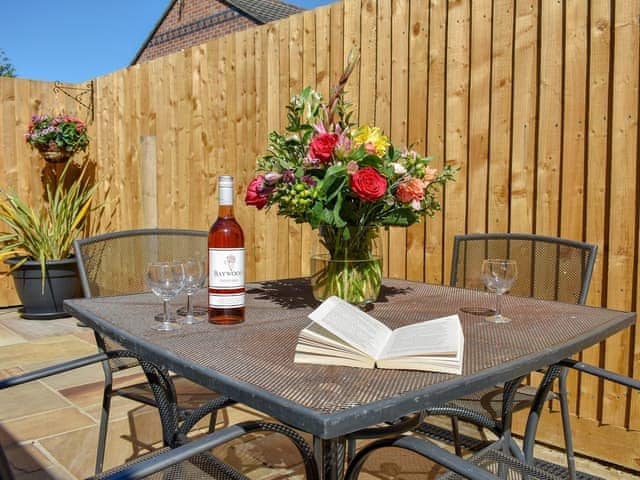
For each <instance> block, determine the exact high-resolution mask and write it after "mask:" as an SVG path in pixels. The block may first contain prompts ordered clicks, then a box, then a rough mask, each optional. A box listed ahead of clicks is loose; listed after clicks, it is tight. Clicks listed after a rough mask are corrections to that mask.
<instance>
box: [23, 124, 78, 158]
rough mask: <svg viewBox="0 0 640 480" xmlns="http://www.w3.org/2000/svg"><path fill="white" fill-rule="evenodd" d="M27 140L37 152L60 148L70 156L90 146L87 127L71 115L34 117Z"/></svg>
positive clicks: (26, 136) (26, 135) (26, 134)
mask: <svg viewBox="0 0 640 480" xmlns="http://www.w3.org/2000/svg"><path fill="white" fill-rule="evenodd" d="M25 140H26V141H27V143H28V144H29V145H31V146H32V147H33V148H35V149H36V150H40V151H42V150H48V149H51V148H58V149H60V150H63V151H65V152H67V153H70V154H73V153H75V152H77V151H79V150H83V151H84V150H86V148H87V146H88V145H89V136H88V135H87V126H86V125H85V123H84V122H83V121H82V120H80V119H78V118H75V117H72V116H70V115H55V116H51V115H34V116H33V117H31V123H29V128H28V130H27V133H25Z"/></svg>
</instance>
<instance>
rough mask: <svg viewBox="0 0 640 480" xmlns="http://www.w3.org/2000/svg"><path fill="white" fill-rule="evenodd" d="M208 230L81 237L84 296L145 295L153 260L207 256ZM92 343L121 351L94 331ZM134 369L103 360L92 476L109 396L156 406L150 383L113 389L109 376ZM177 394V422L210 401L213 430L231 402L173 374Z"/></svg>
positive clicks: (77, 246) (101, 450)
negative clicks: (225, 407) (99, 409)
mask: <svg viewBox="0 0 640 480" xmlns="http://www.w3.org/2000/svg"><path fill="white" fill-rule="evenodd" d="M207 235H208V234H207V232H205V231H198V230H179V229H142V230H126V231H118V232H114V233H107V234H103V235H97V236H94V237H89V238H84V239H79V240H76V241H75V242H74V251H75V255H76V258H77V261H78V273H79V276H80V282H81V284H82V290H83V294H84V296H85V297H87V298H91V297H102V296H111V295H125V294H134V293H142V292H149V291H150V289H149V287H147V285H146V284H145V280H144V273H145V269H146V267H147V264H148V263H149V262H151V261H161V260H174V259H185V258H187V257H190V256H198V255H200V256H202V257H205V256H206V252H207ZM96 342H97V344H98V346H99V348H101V349H102V350H103V351H110V350H117V349H120V348H121V347H120V346H119V345H118V344H116V343H114V342H113V341H110V340H109V339H106V338H104V337H102V336H101V335H99V334H97V333H96ZM135 366H137V362H135V361H131V359H126V360H125V361H123V360H121V359H110V360H109V361H105V362H103V369H104V375H105V387H104V392H103V400H102V412H101V417H100V435H99V439H98V451H97V458H96V472H100V471H102V466H103V462H104V455H105V447H106V440H107V428H108V421H109V411H110V406H111V398H112V397H113V396H114V395H116V396H121V397H124V398H128V399H130V400H134V401H137V402H140V403H143V404H145V405H150V406H153V407H157V405H156V401H155V398H154V395H153V392H152V391H151V388H150V386H149V384H148V383H146V382H141V383H136V384H133V385H128V386H125V387H121V388H113V373H114V372H118V371H122V370H124V369H127V368H131V367H135ZM172 381H173V384H174V387H175V389H176V392H177V397H178V405H179V415H180V419H181V420H184V419H186V418H187V417H188V416H189V415H190V413H191V412H192V411H193V410H195V409H197V408H199V407H200V406H201V405H202V404H206V403H208V402H211V401H214V402H215V403H214V404H210V406H211V407H212V410H211V418H210V422H209V430H210V431H213V429H214V426H215V423H216V418H217V415H216V414H217V410H218V408H222V407H224V406H227V405H230V404H232V403H233V402H232V401H231V400H229V399H227V398H226V397H221V396H220V395H219V394H218V393H216V392H214V391H212V390H209V389H207V388H205V387H202V386H200V385H198V384H196V383H194V382H191V381H190V380H187V379H186V378H184V377H180V376H172Z"/></svg>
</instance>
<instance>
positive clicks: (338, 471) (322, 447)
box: [313, 437, 346, 480]
mask: <svg viewBox="0 0 640 480" xmlns="http://www.w3.org/2000/svg"><path fill="white" fill-rule="evenodd" d="M345 448H346V441H345V439H344V438H332V439H329V440H325V439H322V438H317V437H314V438H313V451H314V455H315V457H316V462H317V464H318V468H319V469H320V479H321V480H342V478H344V458H345V457H344V456H345Z"/></svg>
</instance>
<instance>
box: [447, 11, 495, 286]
mask: <svg viewBox="0 0 640 480" xmlns="http://www.w3.org/2000/svg"><path fill="white" fill-rule="evenodd" d="M491 20H492V12H491V4H490V2H473V3H472V4H471V25H472V28H471V59H470V62H471V65H470V73H469V77H470V78H469V159H468V173H467V185H468V186H467V189H468V197H467V208H468V210H469V214H468V215H467V228H466V231H467V232H470V233H473V232H485V231H486V228H487V184H488V177H489V106H490V98H491ZM461 233H462V232H461ZM448 278H449V276H445V279H448Z"/></svg>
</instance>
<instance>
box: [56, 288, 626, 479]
mask: <svg viewBox="0 0 640 480" xmlns="http://www.w3.org/2000/svg"><path fill="white" fill-rule="evenodd" d="M204 297H205V294H204V292H203V293H202V295H201V296H200V297H199V298H196V301H200V302H204V301H205V300H204ZM493 302H494V298H493V296H491V295H489V294H486V293H483V292H478V291H472V290H464V289H457V288H453V287H446V286H439V285H428V284H423V283H417V282H408V281H403V280H388V279H385V281H384V284H383V291H382V294H381V301H380V302H378V303H376V305H375V307H374V309H373V311H372V312H370V313H371V314H372V315H373V316H374V317H376V318H378V319H379V320H381V321H383V322H385V323H387V324H388V325H389V326H391V327H392V328H396V327H398V326H400V325H403V324H407V323H414V322H415V321H419V320H426V319H429V318H437V317H440V316H444V315H447V314H451V313H455V312H458V311H459V308H460V307H463V306H466V305H469V304H470V303H473V304H474V305H480V304H484V305H490V304H492V303H493ZM317 304H318V302H316V301H314V300H313V298H312V297H311V296H310V287H309V285H308V280H307V279H289V280H280V281H269V282H258V283H254V284H249V285H247V320H246V322H245V323H243V324H240V325H236V326H215V325H209V324H206V323H205V324H204V325H200V326H195V327H185V328H183V329H182V330H180V331H178V333H159V332H155V331H153V330H152V329H151V326H152V325H153V322H154V320H153V315H154V314H155V313H156V312H157V311H159V309H160V302H159V300H158V299H157V297H155V296H154V295H152V294H141V295H129V296H117V297H102V298H93V299H73V300H67V301H65V310H66V311H67V312H69V313H70V314H72V315H73V316H75V317H76V318H78V319H79V320H81V321H82V322H83V323H85V324H87V325H88V326H90V327H91V328H93V329H94V330H96V331H97V332H98V333H100V334H102V335H105V336H108V337H110V338H112V339H113V340H115V341H117V342H118V343H120V344H122V345H123V346H125V347H126V348H128V349H130V350H132V351H134V352H135V353H137V354H139V355H140V356H142V357H144V358H145V359H147V360H149V361H151V362H153V363H155V364H158V365H162V366H164V367H166V368H168V369H170V370H172V371H174V372H176V373H177V374H179V375H182V376H184V377H187V378H189V379H191V380H193V381H195V382H198V383H201V384H202V385H204V386H207V387H210V388H212V389H214V390H216V391H218V392H220V393H221V394H223V395H225V396H228V397H230V398H233V399H234V400H236V401H238V402H242V403H245V404H246V405H248V406H250V407H252V408H255V409H257V410H259V411H262V412H264V413H266V414H268V415H270V416H272V417H274V418H276V419H278V420H280V421H282V422H283V423H286V424H288V425H290V426H292V427H295V428H297V429H300V430H302V431H305V432H307V433H310V434H312V435H313V436H314V438H316V439H318V441H317V442H316V443H317V453H318V457H321V458H319V459H320V460H321V462H322V463H319V465H324V466H323V467H322V469H323V472H322V473H323V474H324V478H330V479H333V478H339V476H340V475H341V467H338V464H339V463H340V462H339V460H337V459H339V458H341V456H342V455H343V448H344V445H343V440H344V436H345V435H347V434H349V433H352V432H355V431H357V430H360V429H363V428H366V427H369V426H371V425H375V424H377V423H381V422H385V421H390V420H394V419H397V418H399V417H401V416H403V415H408V414H411V413H415V412H417V411H420V410H422V409H424V408H425V407H427V406H433V405H437V404H441V403H443V402H446V401H448V400H452V399H455V398H459V397H461V396H463V395H465V394H469V393H472V392H475V391H479V390H482V389H484V388H487V387H490V386H492V385H495V384H496V383H501V382H507V381H510V380H513V379H516V378H518V377H521V376H524V375H527V374H528V373H530V372H533V371H535V370H537V369H539V368H542V367H545V366H548V365H552V364H554V363H557V362H559V361H561V360H563V359H565V358H569V357H570V356H571V355H573V354H575V353H577V352H579V351H581V350H583V349H585V348H587V347H589V346H591V345H594V344H596V343H598V342H600V341H602V340H604V339H605V338H607V337H608V336H610V335H613V334H614V333H616V332H618V331H620V330H622V329H624V328H626V327H628V326H629V325H631V324H632V323H633V322H634V321H635V313H625V312H617V311H612V310H608V309H604V308H593V307H586V306H581V305H573V304H563V303H558V302H549V301H542V300H536V299H531V298H520V297H512V296H507V297H506V298H505V299H504V301H503V310H504V311H505V313H507V314H508V315H509V317H511V318H513V322H512V323H510V324H505V325H496V324H488V323H487V322H483V320H482V319H481V318H479V317H474V316H473V315H469V314H463V313H460V318H461V321H462V325H463V330H464V332H465V360H464V362H465V363H464V369H463V374H462V375H460V376H457V375H448V374H437V373H432V372H409V371H400V370H394V371H391V370H368V369H357V368H348V367H326V366H317V365H299V364H294V363H293V354H292V353H293V349H294V348H295V338H296V335H297V333H298V332H299V331H300V330H301V329H302V328H304V327H305V326H306V325H307V324H308V322H309V320H308V319H307V315H308V313H309V312H311V311H312V310H313V308H314V307H315V306H317ZM538 324H539V327H537V326H536V325H538ZM532 337H535V338H532ZM496 345H500V347H495V346H496ZM325 385H329V386H330V388H333V390H331V389H330V390H327V391H326V393H323V390H322V388H323V387H324V386H325ZM367 385H372V388H369V389H367V388H365V387H366V386H367ZM314 386H315V388H317V389H319V391H317V392H314V391H310V390H309V389H312V388H314ZM391 386H393V388H392V387H391ZM343 389H344V390H345V392H342V390H343ZM365 390H366V391H365ZM307 391H308V392H307ZM328 397H331V398H333V399H335V400H336V401H335V403H327V402H328V400H327V398H328ZM461 461H462V460H461Z"/></svg>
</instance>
